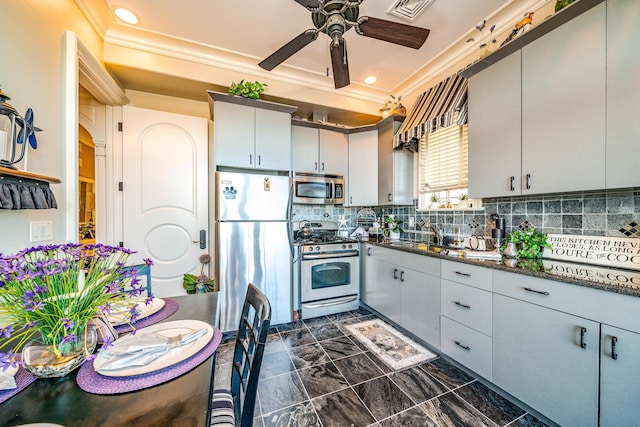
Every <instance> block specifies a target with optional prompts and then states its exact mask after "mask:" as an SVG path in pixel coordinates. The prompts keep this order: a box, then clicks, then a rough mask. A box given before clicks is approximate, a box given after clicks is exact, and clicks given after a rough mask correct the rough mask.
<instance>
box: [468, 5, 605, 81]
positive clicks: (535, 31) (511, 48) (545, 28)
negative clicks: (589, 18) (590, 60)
mask: <svg viewBox="0 0 640 427" xmlns="http://www.w3.org/2000/svg"><path fill="white" fill-rule="evenodd" d="M604 1H605V0H578V1H576V2H574V3H571V4H570V5H569V6H566V7H565V8H563V9H562V10H560V11H559V12H557V13H555V14H553V15H551V16H549V17H548V18H547V19H545V20H544V21H542V22H541V23H539V24H538V25H536V26H535V27H533V28H531V29H530V30H529V31H527V32H526V33H524V34H522V35H521V36H520V37H518V38H516V39H514V40H512V41H511V42H509V43H508V44H506V45H504V46H502V47H500V48H498V49H497V50H495V51H493V52H492V53H490V54H489V55H487V56H485V57H484V58H482V59H480V60H478V61H477V62H474V63H473V64H471V65H469V66H468V67H467V68H465V69H464V70H462V71H460V72H459V73H458V74H460V75H461V76H462V77H465V78H467V79H468V78H469V77H471V76H473V75H474V74H477V73H479V72H480V71H482V70H484V69H485V68H488V67H489V66H491V65H493V64H495V63H496V62H498V61H500V60H501V59H504V58H506V57H507V56H509V55H511V54H512V53H514V52H516V51H518V50H520V49H522V48H523V47H524V46H526V45H528V44H529V43H531V42H533V41H534V40H536V39H539V38H540V37H542V36H544V35H546V34H547V33H550V32H551V31H553V30H555V29H556V28H558V27H560V26H561V25H563V24H565V23H567V22H569V21H571V20H572V19H573V18H575V17H577V16H580V15H582V14H583V13H585V12H586V11H588V10H589V9H591V8H593V7H595V6H597V5H599V4H600V3H602V2H604ZM576 54H578V53H576Z"/></svg>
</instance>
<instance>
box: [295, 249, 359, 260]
mask: <svg viewBox="0 0 640 427" xmlns="http://www.w3.org/2000/svg"><path fill="white" fill-rule="evenodd" d="M358 255H360V252H359V251H348V252H340V253H335V254H330V253H325V254H304V255H302V260H303V261H307V260H314V259H330V258H348V257H357V256H358Z"/></svg>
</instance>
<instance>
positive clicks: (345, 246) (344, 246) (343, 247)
mask: <svg viewBox="0 0 640 427" xmlns="http://www.w3.org/2000/svg"><path fill="white" fill-rule="evenodd" d="M349 246H351V245H349ZM342 249H347V245H342Z"/></svg>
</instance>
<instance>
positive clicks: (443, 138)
mask: <svg viewBox="0 0 640 427" xmlns="http://www.w3.org/2000/svg"><path fill="white" fill-rule="evenodd" d="M467 139H468V136H467V125H462V126H460V125H452V126H447V127H445V128H440V129H438V130H436V131H435V132H431V133H428V134H424V135H423V136H422V137H421V138H420V147H419V191H420V193H421V194H423V193H431V192H436V191H442V190H455V189H459V188H466V187H467V183H468V169H469V168H468V144H467Z"/></svg>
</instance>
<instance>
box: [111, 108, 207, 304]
mask: <svg viewBox="0 0 640 427" xmlns="http://www.w3.org/2000/svg"><path fill="white" fill-rule="evenodd" d="M123 119H124V120H123V172H122V177H123V191H124V194H123V211H124V214H123V226H124V232H123V234H124V246H125V247H127V248H129V249H132V250H135V251H137V253H136V254H135V255H134V256H133V258H132V260H133V261H134V262H141V261H142V259H144V258H150V259H151V260H153V263H154V265H153V267H152V268H151V273H152V279H151V282H152V290H153V293H154V294H155V295H156V296H159V297H163V296H171V295H180V294H184V293H185V292H184V289H183V288H182V276H183V274H185V273H195V274H198V273H199V272H200V264H199V260H198V258H199V257H200V255H202V254H204V253H209V242H208V240H209V230H208V225H207V223H208V183H207V135H208V133H207V120H206V119H204V118H199V117H191V116H184V115H180V114H174V113H166V112H160V111H153V110H145V109H142V108H136V107H127V106H125V107H123ZM201 230H205V232H206V248H205V249H201V248H200V243H199V240H200V233H201Z"/></svg>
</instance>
